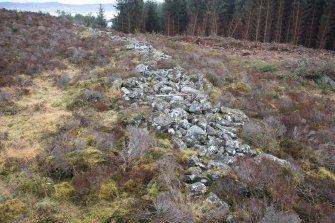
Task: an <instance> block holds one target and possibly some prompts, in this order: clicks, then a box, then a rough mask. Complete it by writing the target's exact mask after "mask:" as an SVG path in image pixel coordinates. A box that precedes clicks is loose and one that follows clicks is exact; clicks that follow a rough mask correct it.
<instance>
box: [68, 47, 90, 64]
mask: <svg viewBox="0 0 335 223" xmlns="http://www.w3.org/2000/svg"><path fill="white" fill-rule="evenodd" d="M67 56H68V58H69V61H70V62H71V63H74V64H82V63H83V62H84V61H85V60H86V59H88V57H89V55H88V52H87V51H86V50H85V49H83V48H81V47H78V48H76V47H69V48H68V52H67Z"/></svg>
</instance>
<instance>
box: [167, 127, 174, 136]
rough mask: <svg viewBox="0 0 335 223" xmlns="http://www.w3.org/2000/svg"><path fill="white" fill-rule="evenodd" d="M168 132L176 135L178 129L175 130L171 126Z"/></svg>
mask: <svg viewBox="0 0 335 223" xmlns="http://www.w3.org/2000/svg"><path fill="white" fill-rule="evenodd" d="M168 133H169V134H170V135H175V134H176V131H175V130H174V129H173V128H169V130H168Z"/></svg>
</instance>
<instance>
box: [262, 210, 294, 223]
mask: <svg viewBox="0 0 335 223" xmlns="http://www.w3.org/2000/svg"><path fill="white" fill-rule="evenodd" d="M259 222H260V223H268V222H272V223H281V222H287V223H300V222H301V219H300V218H299V216H298V215H297V214H296V213H294V212H283V211H277V210H275V209H274V207H273V206H270V207H268V208H267V209H266V211H265V215H264V216H263V218H262V219H260V221H259Z"/></svg>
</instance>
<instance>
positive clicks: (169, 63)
mask: <svg viewBox="0 0 335 223" xmlns="http://www.w3.org/2000/svg"><path fill="white" fill-rule="evenodd" d="M177 65H178V63H177V62H176V61H175V60H173V59H167V60H159V61H158V62H157V68H158V69H172V68H174V67H176V66H177Z"/></svg>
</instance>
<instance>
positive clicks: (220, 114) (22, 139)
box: [0, 10, 335, 222]
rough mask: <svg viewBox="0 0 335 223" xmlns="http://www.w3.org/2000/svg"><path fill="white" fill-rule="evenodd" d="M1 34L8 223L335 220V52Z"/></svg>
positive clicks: (40, 23) (16, 26) (18, 22)
mask: <svg viewBox="0 0 335 223" xmlns="http://www.w3.org/2000/svg"><path fill="white" fill-rule="evenodd" d="M0 23H1V26H0V27H1V28H0V29H1V31H3V32H0V43H1V49H0V50H1V53H2V55H3V56H2V57H1V58H0V66H1V69H0V70H1V71H0V72H1V73H0V83H1V86H0V87H1V88H0V105H1V106H0V222H334V221H335V215H334V213H335V211H334V205H335V190H334V188H335V174H334V173H335V167H334V162H335V160H334V147H335V138H334V135H335V129H334V126H335V119H334V114H335V107H334V105H335V103H334V101H335V94H334V84H333V83H334V73H335V70H334V66H333V64H335V62H334V60H335V59H334V54H333V53H332V52H327V51H323V50H311V49H305V48H303V47H297V46H292V45H286V44H285V45H282V44H279V45H277V44H258V45H257V46H255V47H250V46H254V43H252V42H241V41H237V40H232V39H226V38H220V37H211V38H191V37H164V36H160V35H149V34H148V35H141V34H137V35H136V36H131V35H124V34H120V33H116V32H114V31H109V32H106V31H99V30H93V29H91V28H87V27H83V26H78V25H73V24H71V23H70V22H69V21H67V20H65V19H64V18H55V17H51V16H47V15H42V14H35V13H22V12H20V13H19V12H15V11H6V10H1V13H0ZM46 23H48V25H47V24H46ZM50 46H53V47H50ZM27 55H28V56H27ZM54 61H57V63H54ZM180 93H181V94H182V95H179V96H174V97H170V96H169V94H180ZM162 94H164V95H168V96H166V97H165V96H164V97H160V96H157V95H162Z"/></svg>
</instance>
